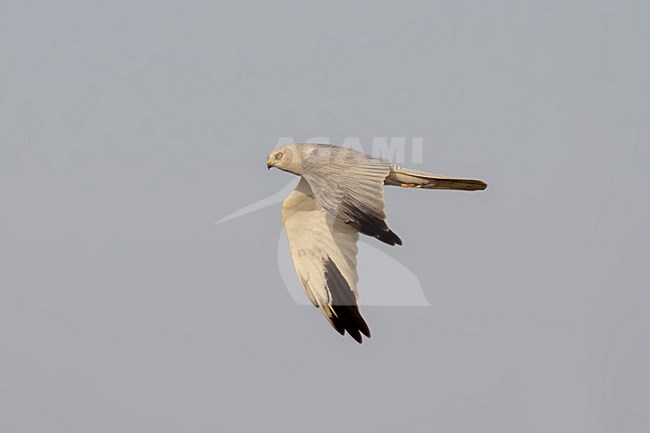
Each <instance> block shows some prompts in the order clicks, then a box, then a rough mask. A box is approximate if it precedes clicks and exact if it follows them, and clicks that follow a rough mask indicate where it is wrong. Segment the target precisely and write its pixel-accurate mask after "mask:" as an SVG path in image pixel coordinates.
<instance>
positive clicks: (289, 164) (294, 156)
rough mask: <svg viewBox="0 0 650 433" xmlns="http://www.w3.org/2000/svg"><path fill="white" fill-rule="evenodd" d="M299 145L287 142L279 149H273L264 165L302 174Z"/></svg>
mask: <svg viewBox="0 0 650 433" xmlns="http://www.w3.org/2000/svg"><path fill="white" fill-rule="evenodd" d="M301 150H302V149H301V148H300V145H298V144H287V145H286V146H282V147H280V148H279V149H276V150H274V151H273V152H271V153H270V154H269V157H268V158H267V159H266V166H267V167H268V168H269V170H270V169H271V167H275V168H279V169H280V170H283V171H288V172H289V173H293V174H297V175H298V176H300V175H302V152H301Z"/></svg>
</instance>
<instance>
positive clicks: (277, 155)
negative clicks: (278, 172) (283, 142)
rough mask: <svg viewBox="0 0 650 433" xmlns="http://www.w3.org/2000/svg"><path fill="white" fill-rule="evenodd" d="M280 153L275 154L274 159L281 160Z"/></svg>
mask: <svg viewBox="0 0 650 433" xmlns="http://www.w3.org/2000/svg"><path fill="white" fill-rule="evenodd" d="M282 156H283V155H282V152H278V153H276V154H275V159H282Z"/></svg>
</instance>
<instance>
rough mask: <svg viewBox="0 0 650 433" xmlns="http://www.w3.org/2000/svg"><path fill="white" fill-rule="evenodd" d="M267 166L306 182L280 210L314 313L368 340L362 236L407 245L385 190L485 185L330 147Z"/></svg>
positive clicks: (303, 150) (291, 154)
mask: <svg viewBox="0 0 650 433" xmlns="http://www.w3.org/2000/svg"><path fill="white" fill-rule="evenodd" d="M266 165H267V167H268V168H269V169H271V168H272V167H276V168H279V169H280V170H283V171H286V172H289V173H293V174H295V175H297V176H301V179H300V182H299V183H298V186H297V187H296V189H294V190H293V192H291V194H289V196H288V197H287V198H286V199H285V200H284V202H283V204H282V219H283V221H284V228H285V231H286V233H287V237H288V239H289V249H290V250H291V256H292V258H293V263H294V266H295V268H296V272H297V274H298V278H299V279H300V283H301V284H302V286H303V288H304V289H305V293H306V294H307V297H308V298H309V300H310V301H311V302H312V303H313V304H314V306H315V307H317V308H319V309H320V310H321V311H322V312H323V314H324V315H325V317H326V318H327V320H328V322H329V323H330V324H331V325H332V327H333V328H334V329H335V330H336V331H337V332H339V333H340V334H341V335H344V334H345V333H346V331H347V333H348V334H349V335H350V336H351V337H352V338H354V339H355V340H356V341H357V342H359V343H361V342H362V337H361V334H363V335H365V336H366V337H368V338H370V328H368V325H367V324H366V322H365V320H364V319H363V317H362V316H361V313H360V312H359V307H358V305H357V299H358V297H359V292H358V290H357V282H358V280H359V277H358V275H357V269H356V268H357V241H358V240H359V233H361V234H364V235H367V236H372V237H375V238H377V239H379V240H380V241H381V242H384V243H386V244H388V245H402V240H401V239H400V238H399V236H397V235H396V234H395V232H393V231H392V230H391V229H390V228H388V226H387V225H386V221H385V220H386V213H385V212H384V185H390V186H399V187H402V188H424V189H455V190H464V191H476V190H483V189H485V188H486V187H487V184H486V183H485V182H483V181H481V180H476V179H459V178H452V177H446V176H440V175H437V174H432V173H425V172H421V171H416V170H409V169H405V168H402V167H399V166H398V165H396V164H392V163H391V162H390V161H387V160H385V159H382V158H376V157H373V156H370V155H366V154H364V153H362V152H358V151H355V150H352V149H348V148H344V147H339V146H334V145H330V144H312V143H305V144H288V145H286V146H283V147H281V148H279V149H277V150H275V151H273V152H271V154H270V155H269V157H268V159H267V162H266Z"/></svg>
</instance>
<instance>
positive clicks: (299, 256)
mask: <svg viewBox="0 0 650 433" xmlns="http://www.w3.org/2000/svg"><path fill="white" fill-rule="evenodd" d="M282 218H283V220H284V227H285V229H286V232H287V237H288V238H289V248H290V250H291V256H292V258H293V263H294V266H295V267H296V272H297V273H298V277H299V278H300V282H301V283H302V286H303V288H304V289H305V292H306V293H307V296H308V297H309V299H310V300H311V302H312V303H313V304H314V305H315V306H316V307H318V308H320V309H321V311H322V312H323V314H325V317H326V318H327V320H328V321H329V322H330V324H331V325H332V326H333V327H334V329H336V330H337V331H338V332H339V333H340V334H341V335H343V334H344V333H345V331H347V332H348V334H350V336H351V337H352V338H354V339H355V340H356V341H358V342H359V343H361V334H363V335H365V336H366V337H370V330H369V329H368V325H367V324H366V322H365V321H364V320H363V317H361V314H360V313H359V307H358V306H357V297H358V292H357V281H358V276H357V270H356V267H357V258H356V257H357V241H358V240H359V234H358V233H357V231H356V230H355V229H354V228H352V227H350V226H348V225H346V224H345V223H343V222H342V221H340V220H338V219H336V218H334V217H333V216H331V215H330V214H329V213H328V212H326V211H325V209H323V207H322V206H321V205H320V204H319V203H318V202H317V201H316V200H315V198H314V195H313V193H312V190H311V188H310V187H309V184H308V183H307V182H306V181H305V180H304V179H301V180H300V183H299V184H298V186H297V187H296V189H295V190H294V191H293V192H292V193H291V194H290V195H289V197H287V199H286V200H285V201H284V203H283V204H282Z"/></svg>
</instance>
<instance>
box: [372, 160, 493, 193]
mask: <svg viewBox="0 0 650 433" xmlns="http://www.w3.org/2000/svg"><path fill="white" fill-rule="evenodd" d="M384 184H385V185H393V186H401V187H402V188H426V189H460V190H464V191H479V190H483V189H485V188H487V183H485V182H483V181H482V180H478V179H459V178H455V177H447V176H440V175H439V174H433V173H425V172H424V171H417V170H409V169H406V168H402V167H399V166H397V165H395V164H393V165H391V167H390V173H388V176H387V177H386V179H384Z"/></svg>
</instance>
